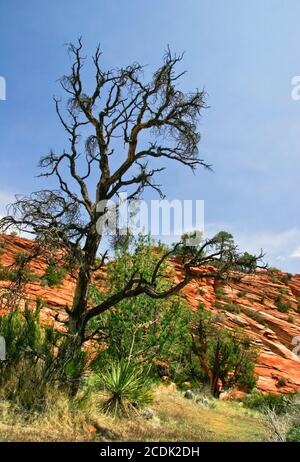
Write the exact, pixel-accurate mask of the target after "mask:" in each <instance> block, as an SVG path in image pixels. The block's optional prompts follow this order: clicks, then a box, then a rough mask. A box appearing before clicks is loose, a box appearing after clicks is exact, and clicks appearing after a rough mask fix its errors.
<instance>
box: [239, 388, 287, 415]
mask: <svg viewBox="0 0 300 462" xmlns="http://www.w3.org/2000/svg"><path fill="white" fill-rule="evenodd" d="M293 400H294V396H293V395H275V394H274V393H269V394H263V393H262V392H260V391H258V390H256V391H253V392H252V393H251V394H249V395H247V396H246V398H245V399H244V404H245V406H247V407H249V408H250V409H256V410H258V411H261V412H264V410H265V409H266V408H268V409H273V410H274V411H275V412H276V414H278V415H283V414H285V413H286V412H287V411H288V410H289V409H290V407H291V405H292V404H293Z"/></svg>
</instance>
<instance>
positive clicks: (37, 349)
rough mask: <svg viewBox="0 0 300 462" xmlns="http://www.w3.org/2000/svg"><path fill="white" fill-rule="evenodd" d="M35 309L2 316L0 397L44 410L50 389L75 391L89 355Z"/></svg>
mask: <svg viewBox="0 0 300 462" xmlns="http://www.w3.org/2000/svg"><path fill="white" fill-rule="evenodd" d="M41 308H42V303H41V301H40V300H38V301H37V305H36V309H35V310H32V309H29V308H28V307H25V311H24V312H21V311H20V310H18V309H15V310H14V311H12V312H9V313H8V314H6V315H4V316H1V317H0V335H1V336H3V337H4V339H5V342H6V360H5V361H1V362H0V397H1V398H2V399H5V400H9V401H13V402H14V403H15V404H17V405H18V406H20V407H22V408H25V409H26V410H30V411H32V410H41V409H42V408H43V407H44V406H45V404H46V398H47V392H48V390H49V389H53V388H62V389H64V390H65V391H66V392H68V391H69V392H70V393H72V392H73V390H74V386H76V385H77V383H78V381H79V380H80V378H81V375H82V373H83V370H84V367H85V364H86V355H85V353H83V352H81V350H80V349H77V350H76V349H75V348H74V345H72V343H71V340H70V339H69V338H67V337H64V336H62V335H61V334H60V333H58V332H57V331H56V330H55V329H54V328H53V327H52V326H45V327H43V326H42V324H41V321H40V310H41Z"/></svg>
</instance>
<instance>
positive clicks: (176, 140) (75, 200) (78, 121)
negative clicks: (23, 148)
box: [0, 39, 236, 342]
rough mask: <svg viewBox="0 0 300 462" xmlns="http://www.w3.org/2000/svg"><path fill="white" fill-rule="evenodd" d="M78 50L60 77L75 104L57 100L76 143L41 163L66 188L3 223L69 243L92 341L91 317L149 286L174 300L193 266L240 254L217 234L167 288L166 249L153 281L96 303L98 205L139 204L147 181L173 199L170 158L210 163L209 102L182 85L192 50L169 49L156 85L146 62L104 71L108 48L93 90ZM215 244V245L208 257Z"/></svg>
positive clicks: (77, 331) (71, 314)
mask: <svg viewBox="0 0 300 462" xmlns="http://www.w3.org/2000/svg"><path fill="white" fill-rule="evenodd" d="M69 53H70V55H71V59H72V64H71V73H70V75H66V76H64V77H63V78H62V79H61V80H60V84H61V86H62V88H63V90H64V92H65V93H66V95H67V98H68V99H67V103H66V106H65V108H64V109H62V108H61V100H60V99H57V98H55V99H54V101H55V107H56V112H57V115H58V118H59V121H60V123H61V124H62V127H63V129H64V130H65V132H66V135H67V138H68V148H67V149H64V150H63V151H62V152H60V153H55V152H53V151H51V152H50V153H49V154H47V155H46V156H44V157H42V158H41V160H40V163H39V166H40V168H41V169H42V173H41V176H42V177H44V178H45V179H46V178H48V177H56V179H57V181H58V189H57V190H46V189H43V190H41V191H38V192H35V193H33V194H31V195H30V196H29V197H18V198H17V201H16V202H15V203H14V204H13V205H12V206H11V209H10V211H9V216H7V217H5V218H3V219H2V220H1V222H0V230H1V231H2V232H6V231H7V230H8V229H9V228H12V227H13V228H15V229H18V230H19V231H22V232H27V233H31V234H32V235H33V236H34V238H35V240H36V241H37V242H38V243H39V246H41V245H44V247H45V248H47V249H48V250H47V251H53V253H55V251H57V249H60V254H62V252H63V253H64V255H66V257H67V258H68V260H69V264H71V263H72V264H73V265H75V267H76V268H77V270H78V273H77V274H78V275H77V284H76V290H75V294H74V300H73V306H72V307H70V308H68V309H67V312H68V326H69V332H70V333H71V334H74V335H76V336H77V337H78V338H79V339H80V342H83V341H84V339H85V337H86V328H87V324H88V321H89V320H90V319H91V318H93V317H95V316H98V315H99V314H101V313H103V312H104V311H105V310H108V309H110V308H111V307H113V306H114V305H116V304H117V303H118V302H119V301H120V300H122V299H124V298H128V297H135V296H138V295H139V294H142V293H144V294H147V295H148V296H149V297H153V298H165V297H168V296H170V295H172V294H175V293H177V292H178V291H179V290H180V289H181V288H183V287H184V286H185V285H186V284H187V283H188V282H189V281H190V280H191V279H192V278H193V277H195V274H194V273H193V270H192V269H193V267H196V266H199V265H202V264H207V263H213V262H215V261H217V260H220V261H219V264H218V268H217V269H216V270H215V271H213V272H212V273H211V274H207V273H203V274H200V273H197V277H220V275H221V274H225V272H226V271H227V270H228V268H229V267H230V266H231V264H232V263H233V261H232V260H233V259H236V255H235V256H234V257H233V254H231V253H230V252H227V253H226V252H224V251H222V252H221V251H220V249H219V250H216V242H214V241H213V240H211V241H207V242H205V243H204V244H203V246H202V247H201V248H200V249H199V252H197V253H196V255H193V257H192V258H190V259H188V260H186V261H184V265H183V269H184V271H183V273H184V276H183V278H182V280H181V281H180V282H179V283H177V284H175V285H174V286H173V287H171V288H170V289H168V290H166V291H164V292H161V293H159V292H157V289H156V281H157V278H158V276H159V274H160V268H161V266H162V263H163V262H164V261H165V259H166V258H167V255H164V256H163V257H162V258H161V259H160V260H159V261H158V263H157V266H156V268H155V269H154V271H153V275H152V277H151V278H150V279H147V280H146V279H144V278H143V277H142V276H140V275H139V274H135V273H134V274H131V275H128V282H127V284H126V285H125V286H124V288H123V290H122V291H120V292H119V293H115V294H112V295H108V296H107V299H106V300H105V301H104V302H103V303H101V304H100V305H98V306H93V307H88V290H89V286H90V283H91V280H92V276H93V272H94V271H95V270H96V268H99V265H96V261H97V256H98V253H99V247H100V243H101V241H102V235H101V233H100V234H99V232H98V231H97V223H98V221H99V219H101V218H102V217H103V216H104V215H105V213H106V212H107V209H106V208H105V207H104V209H103V210H101V211H98V208H97V204H98V203H104V204H107V203H108V201H110V200H114V199H116V198H117V197H118V195H119V194H120V192H122V191H124V190H126V191H127V194H128V200H129V201H130V200H133V199H136V198H138V197H140V196H141V194H142V193H143V191H144V190H145V188H152V189H154V190H155V191H156V192H158V194H159V195H160V196H163V193H162V190H161V187H160V185H158V184H157V183H156V182H155V178H156V176H157V174H159V173H160V172H161V171H162V170H164V167H162V166H161V165H162V164H161V162H160V161H161V160H165V161H174V162H178V163H179V164H181V165H184V166H186V167H189V168H190V169H191V170H192V171H195V169H196V168H197V167H198V166H200V167H201V166H202V167H204V168H209V165H207V164H206V163H205V162H204V160H202V159H200V158H199V153H198V145H199V141H200V133H199V131H198V120H199V117H200V115H201V111H202V109H203V108H205V105H206V103H205V92H204V91H203V90H196V91H194V92H189V93H188V92H186V93H184V92H183V91H181V90H180V89H179V88H178V81H179V79H180V77H182V76H183V74H184V72H181V73H177V71H176V68H177V65H178V64H179V63H180V62H181V60H182V56H177V55H172V54H171V52H170V51H169V50H168V51H167V52H166V54H165V56H164V60H163V64H162V66H161V67H160V68H159V69H158V70H157V71H156V72H155V73H154V74H153V76H152V78H151V79H150V81H149V82H148V83H147V82H144V76H143V73H144V69H143V67H142V66H141V65H140V64H137V63H135V64H132V65H130V66H128V67H125V68H120V69H113V70H108V71H106V70H104V69H103V68H102V64H101V53H100V49H99V47H98V48H97V49H96V53H95V55H94V56H93V68H94V70H95V80H94V86H93V89H92V90H91V91H88V90H87V89H86V88H85V86H84V82H83V67H84V63H85V60H86V58H85V57H83V56H82V41H81V39H79V41H78V44H77V45H73V44H71V45H70V46H69ZM89 83H90V82H89ZM208 249H214V250H213V251H212V252H211V253H210V254H209V255H208V254H207V253H206V251H207V250H208ZM104 257H105V256H104ZM104 257H103V258H102V260H101V262H102V264H103V263H104V261H105V258H104ZM98 260H99V256H98Z"/></svg>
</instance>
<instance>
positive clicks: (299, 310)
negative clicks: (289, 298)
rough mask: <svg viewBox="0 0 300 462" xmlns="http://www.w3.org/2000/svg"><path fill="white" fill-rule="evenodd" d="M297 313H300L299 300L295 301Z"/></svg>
mask: <svg viewBox="0 0 300 462" xmlns="http://www.w3.org/2000/svg"><path fill="white" fill-rule="evenodd" d="M297 313H300V298H298V299H297Z"/></svg>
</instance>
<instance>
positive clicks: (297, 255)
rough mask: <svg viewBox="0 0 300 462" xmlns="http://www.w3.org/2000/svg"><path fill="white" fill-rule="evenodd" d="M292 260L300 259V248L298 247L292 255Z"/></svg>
mask: <svg viewBox="0 0 300 462" xmlns="http://www.w3.org/2000/svg"><path fill="white" fill-rule="evenodd" d="M290 257H291V258H300V246H299V247H297V248H296V249H295V250H294V251H293V252H292V253H291V255H290Z"/></svg>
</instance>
